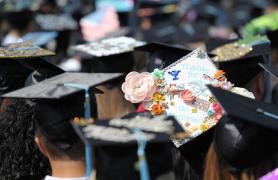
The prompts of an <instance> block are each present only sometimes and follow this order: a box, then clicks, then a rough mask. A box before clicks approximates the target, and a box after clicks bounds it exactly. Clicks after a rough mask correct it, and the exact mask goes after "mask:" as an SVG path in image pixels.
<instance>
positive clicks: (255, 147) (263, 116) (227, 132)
mask: <svg viewBox="0 0 278 180" xmlns="http://www.w3.org/2000/svg"><path fill="white" fill-rule="evenodd" d="M209 89H210V91H211V92H212V93H213V95H214V96H215V97H216V99H217V100H218V101H219V103H220V104H221V106H222V107H223V109H224V110H225V115H224V116H223V118H222V119H221V120H220V122H219V123H218V126H217V127H216V130H215V138H214V144H215V148H216V152H217V154H218V155H219V156H220V157H221V158H222V159H224V160H225V162H226V164H227V166H228V168H229V169H230V171H232V172H233V171H234V172H236V171H238V170H243V169H246V168H249V167H253V166H255V165H256V164H258V163H259V162H261V161H263V160H265V159H267V158H268V157H269V156H271V155H273V154H274V153H275V152H276V151H277V148H278V147H277V130H278V123H277V120H278V115H277V107H276V106H274V105H271V104H266V103H263V102H257V101H255V100H252V99H249V98H246V97H243V96H240V95H237V94H233V93H230V92H226V91H223V90H221V89H218V88H214V87H209ZM239 108H240V110H239ZM227 139H228V140H227Z"/></svg>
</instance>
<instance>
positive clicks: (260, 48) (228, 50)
mask: <svg viewBox="0 0 278 180" xmlns="http://www.w3.org/2000/svg"><path fill="white" fill-rule="evenodd" d="M212 53H214V54H216V57H215V58H213V60H214V62H216V63H218V65H219V68H220V69H222V70H223V71H225V72H226V76H227V78H228V79H229V81H231V82H232V83H234V84H235V85H236V86H240V87H244V86H246V85H247V84H248V83H249V82H250V81H251V80H252V79H253V78H254V77H255V76H256V75H257V74H258V73H259V72H261V68H260V67H259V66H258V63H264V64H269V65H270V64H271V49H270V41H269V40H268V39H267V37H266V36H252V37H251V36H250V37H246V38H243V39H240V40H237V41H235V42H233V43H228V44H225V45H223V46H220V47H218V48H216V49H214V50H213V51H212ZM264 79H265V84H264V88H265V95H264V100H265V101H269V100H270V98H271V90H270V78H269V75H268V74H264Z"/></svg>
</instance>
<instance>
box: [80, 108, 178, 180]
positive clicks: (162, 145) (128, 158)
mask: <svg viewBox="0 0 278 180" xmlns="http://www.w3.org/2000/svg"><path fill="white" fill-rule="evenodd" d="M164 119H165V120H164ZM173 120H174V119H172V118H170V117H169V118H167V117H165V116H164V117H163V116H162V117H154V116H153V115H151V113H149V112H144V113H130V114H128V115H126V116H124V117H122V118H119V119H118V120H117V119H112V120H109V121H107V122H106V121H104V122H100V121H98V120H96V121H95V124H97V125H100V124H99V123H103V124H102V125H103V126H104V127H105V128H112V127H113V128H115V129H116V131H114V132H117V131H118V130H119V131H120V132H121V134H119V135H117V136H115V138H113V137H111V136H109V135H111V133H110V134H105V133H102V134H103V137H104V139H110V140H111V139H112V141H109V142H108V141H106V142H105V141H102V140H98V141H94V140H93V139H88V140H92V141H90V142H92V143H93V144H96V146H94V153H95V159H94V163H95V166H94V167H95V168H96V172H97V173H96V177H97V179H107V180H110V179H111V180H112V179H113V180H120V179H121V180H122V179H134V180H139V179H140V173H139V172H140V171H139V169H138V168H137V167H138V166H137V164H138V160H141V161H142V159H143V158H142V157H140V158H139V157H138V155H137V152H138V151H137V150H138V145H137V144H136V141H134V140H133V141H132V138H130V137H132V136H129V135H127V136H126V137H124V138H122V136H121V135H123V134H124V132H128V133H129V132H133V131H132V130H131V129H132V127H137V128H139V129H141V130H142V132H143V133H146V135H147V134H152V135H154V139H152V140H150V141H148V142H147V144H146V148H145V149H144V153H145V160H146V161H147V162H146V163H147V168H148V170H149V176H150V179H156V178H158V177H160V176H163V175H165V174H166V177H168V176H167V174H169V172H172V171H173V169H174V166H173V160H174V158H175V157H174V155H173V152H174V146H173V145H172V143H171V142H170V135H171V133H169V134H167V133H159V132H158V131H156V130H154V128H153V127H151V126H145V125H151V122H152V121H154V123H156V124H157V125H159V127H165V126H164V125H166V124H168V125H170V126H168V127H171V124H173V125H175V124H176V122H175V121H173ZM113 121H114V122H113ZM112 122H113V123H112ZM131 122H136V123H134V124H133V125H132V123H131ZM144 122H146V124H144ZM112 124H113V125H112ZM116 125H117V126H116ZM93 126H94V125H92V127H93ZM166 126H167V125H166ZM146 127H147V128H146ZM173 128H174V129H173V130H174V131H178V128H176V127H175V126H173ZM96 129H97V128H96ZM147 129H148V130H147ZM158 129H159V128H158ZM166 129H168V128H166ZM170 129H171V128H170ZM106 131H107V130H106ZM100 135H101V134H100ZM83 137H84V136H83ZM95 137H97V136H95ZM133 137H134V136H133ZM123 139H125V140H127V139H130V140H131V141H129V142H125V143H124V142H116V141H117V140H123ZM100 144H103V146H102V145H100ZM138 158H139V159H138ZM161 162H163V163H161ZM108 172H109V173H108ZM169 178H170V177H169Z"/></svg>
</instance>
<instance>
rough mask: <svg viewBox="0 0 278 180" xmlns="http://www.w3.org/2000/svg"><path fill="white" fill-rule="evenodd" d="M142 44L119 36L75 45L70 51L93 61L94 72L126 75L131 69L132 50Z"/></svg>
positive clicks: (132, 61)
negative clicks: (79, 53) (85, 55)
mask: <svg viewBox="0 0 278 180" xmlns="http://www.w3.org/2000/svg"><path fill="white" fill-rule="evenodd" d="M143 44H144V42H142V41H138V40H136V39H133V38H130V37H125V36H121V37H116V38H108V39H104V40H101V41H97V42H91V43H88V44H83V45H77V46H74V47H72V49H73V50H75V51H78V52H81V53H82V54H83V55H84V54H87V56H88V55H89V56H90V57H91V59H95V60H96V61H95V67H94V71H95V72H107V73H115V72H121V73H128V72H129V71H131V70H132V69H133V64H134V56H133V51H134V48H135V47H137V46H141V45H143ZM83 57H84V56H83Z"/></svg>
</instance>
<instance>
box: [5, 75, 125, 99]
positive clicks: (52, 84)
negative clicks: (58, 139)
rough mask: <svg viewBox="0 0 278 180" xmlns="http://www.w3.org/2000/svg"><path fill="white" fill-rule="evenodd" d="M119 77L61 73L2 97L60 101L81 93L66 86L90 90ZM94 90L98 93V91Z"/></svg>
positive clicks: (78, 89)
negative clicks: (79, 86)
mask: <svg viewBox="0 0 278 180" xmlns="http://www.w3.org/2000/svg"><path fill="white" fill-rule="evenodd" d="M120 76H122V74H120V73H112V74H108V73H106V74H105V73H91V74H90V73H63V74H61V75H58V76H55V77H53V78H50V79H47V80H44V81H42V82H40V83H38V84H35V85H32V86H29V87H25V88H22V89H19V90H17V91H13V92H10V93H7V94H4V95H3V96H2V97H5V98H22V99H46V100H55V99H61V98H64V97H67V96H70V95H72V94H74V93H78V92H82V91H83V90H82V89H80V88H74V87H70V86H69V87H66V85H67V84H70V85H72V84H79V85H83V86H84V87H88V88H92V87H94V86H97V85H100V84H102V83H104V82H107V81H109V80H112V79H115V78H118V77H120ZM95 90H96V92H99V90H97V89H95Z"/></svg>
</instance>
